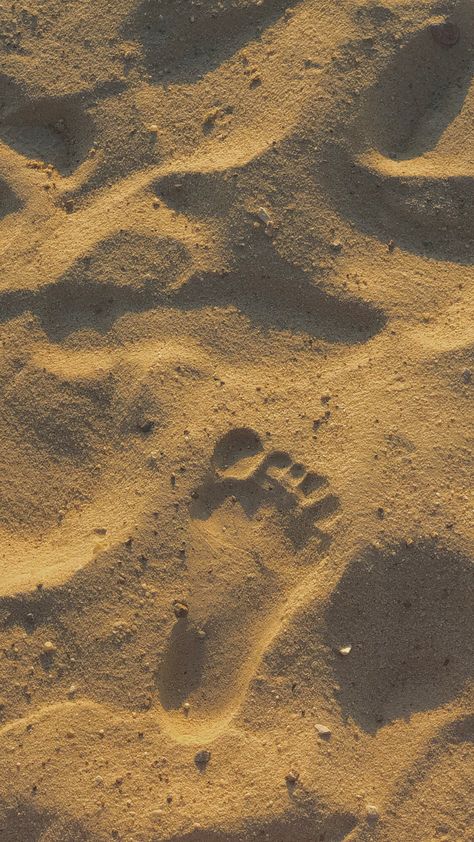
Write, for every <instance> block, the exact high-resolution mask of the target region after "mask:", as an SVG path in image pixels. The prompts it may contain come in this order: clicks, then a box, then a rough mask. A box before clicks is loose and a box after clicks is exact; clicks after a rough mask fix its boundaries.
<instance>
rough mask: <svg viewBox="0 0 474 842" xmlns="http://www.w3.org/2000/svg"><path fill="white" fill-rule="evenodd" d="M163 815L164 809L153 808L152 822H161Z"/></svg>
mask: <svg viewBox="0 0 474 842" xmlns="http://www.w3.org/2000/svg"><path fill="white" fill-rule="evenodd" d="M162 817H163V810H152V811H151V813H150V818H151V820H152V822H159V821H161V819H162Z"/></svg>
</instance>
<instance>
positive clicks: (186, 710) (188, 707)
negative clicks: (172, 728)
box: [183, 702, 191, 715]
mask: <svg viewBox="0 0 474 842" xmlns="http://www.w3.org/2000/svg"><path fill="white" fill-rule="evenodd" d="M190 710H191V705H190V704H189V702H185V703H184V705H183V711H184V712H185V714H186V715H187V714H188V713H189V711H190Z"/></svg>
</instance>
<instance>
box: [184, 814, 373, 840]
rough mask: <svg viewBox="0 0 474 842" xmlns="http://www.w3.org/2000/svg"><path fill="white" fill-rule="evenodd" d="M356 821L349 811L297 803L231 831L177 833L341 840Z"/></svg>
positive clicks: (186, 837) (225, 837) (208, 836)
mask: <svg viewBox="0 0 474 842" xmlns="http://www.w3.org/2000/svg"><path fill="white" fill-rule="evenodd" d="M356 824H357V820H356V818H355V816H353V815H352V814H351V813H333V814H329V813H323V812H322V811H321V810H318V809H317V808H316V807H315V808H314V812H313V813H312V814H310V815H308V813H303V812H302V810H301V809H298V807H296V808H295V810H294V811H293V812H292V811H291V810H288V812H287V813H285V814H284V815H282V816H280V817H278V818H276V819H269V821H268V822H266V823H264V822H258V823H257V822H255V821H253V822H252V821H249V820H247V821H246V822H245V829H239V828H236V829H235V830H232V831H227V832H226V831H225V830H217V829H214V828H211V829H210V830H207V829H206V830H204V829H200V828H199V829H196V830H194V831H191V833H186V834H185V835H184V836H181V837H180V842H248V840H250V839H259V840H261V842H342V840H343V839H346V838H347V836H348V834H349V833H350V832H351V831H352V830H353V829H354V827H355V826H356Z"/></svg>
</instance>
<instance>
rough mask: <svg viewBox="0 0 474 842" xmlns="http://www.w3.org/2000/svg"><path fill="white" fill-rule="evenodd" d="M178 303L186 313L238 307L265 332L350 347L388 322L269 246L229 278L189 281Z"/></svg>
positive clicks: (264, 244) (265, 244) (378, 312)
mask: <svg viewBox="0 0 474 842" xmlns="http://www.w3.org/2000/svg"><path fill="white" fill-rule="evenodd" d="M174 303H175V305H177V306H181V307H183V308H185V309H194V308H196V307H202V306H203V304H204V303H206V304H208V305H210V304H213V305H215V306H228V305H232V304H233V305H234V306H236V307H237V308H238V309H239V310H240V311H241V312H242V313H244V314H245V315H246V316H247V317H248V319H249V320H250V321H251V323H252V324H255V325H256V326H258V327H260V328H262V329H264V330H267V331H273V330H280V331H291V332H293V333H298V334H305V335H308V336H310V337H314V338H318V339H323V340H326V341H328V342H335V343H345V344H348V345H352V344H359V343H362V342H367V341H368V340H369V339H371V338H372V336H374V335H375V334H377V333H379V332H380V331H381V330H382V329H383V327H384V325H385V323H386V317H385V315H384V313H383V312H382V311H381V310H380V309H378V308H376V307H373V306H372V305H370V304H368V303H366V302H363V301H361V300H359V299H355V298H342V297H341V298H339V297H336V296H335V295H332V294H330V293H328V292H326V291H325V290H324V289H322V287H321V286H319V285H317V284H316V283H314V282H313V280H312V279H311V278H310V277H309V276H308V275H307V274H306V273H305V272H302V271H301V270H299V269H298V268H296V267H295V266H291V265H289V264H288V263H287V262H286V261H284V260H282V258H281V257H280V256H279V255H278V253H277V252H276V251H275V249H274V248H273V246H272V245H271V244H270V243H269V242H262V243H261V244H260V245H259V250H258V255H257V256H255V255H248V256H243V257H242V258H241V259H239V266H238V270H236V271H234V272H232V273H230V274H229V275H226V276H225V277H222V276H216V275H199V276H193V277H191V279H190V281H189V282H188V283H187V284H185V285H183V286H182V287H181V288H180V289H179V290H178V291H177V293H176V295H175V299H174Z"/></svg>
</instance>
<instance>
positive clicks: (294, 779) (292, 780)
mask: <svg viewBox="0 0 474 842" xmlns="http://www.w3.org/2000/svg"><path fill="white" fill-rule="evenodd" d="M299 777H300V773H299V772H295V770H294V769H290V771H289V772H287V774H286V775H285V781H286V782H287V784H289V786H295V784H297V783H298V780H299Z"/></svg>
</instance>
